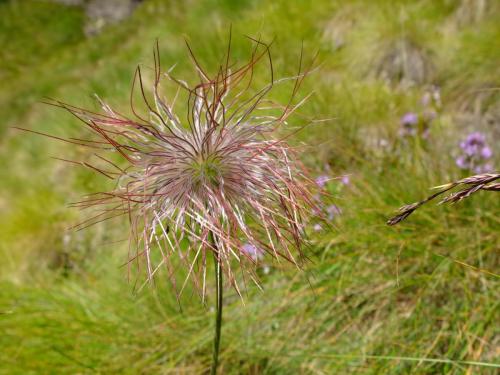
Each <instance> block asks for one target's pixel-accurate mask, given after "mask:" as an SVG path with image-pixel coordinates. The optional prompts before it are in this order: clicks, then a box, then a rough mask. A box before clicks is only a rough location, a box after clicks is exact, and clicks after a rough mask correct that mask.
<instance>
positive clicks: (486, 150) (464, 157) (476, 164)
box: [455, 132, 493, 173]
mask: <svg viewBox="0 0 500 375" xmlns="http://www.w3.org/2000/svg"><path fill="white" fill-rule="evenodd" d="M460 148H461V149H462V154H461V155H459V156H458V157H457V158H456V159H455V163H456V165H457V166H458V167H459V168H460V169H468V170H472V171H474V172H475V173H487V172H490V171H492V170H493V165H492V164H491V163H485V161H486V160H488V159H490V158H491V157H492V156H493V151H492V150H491V148H490V147H489V146H488V144H487V143H486V136H485V135H484V134H483V133H480V132H472V133H470V134H469V135H467V137H466V138H465V139H464V140H463V141H462V142H460Z"/></svg>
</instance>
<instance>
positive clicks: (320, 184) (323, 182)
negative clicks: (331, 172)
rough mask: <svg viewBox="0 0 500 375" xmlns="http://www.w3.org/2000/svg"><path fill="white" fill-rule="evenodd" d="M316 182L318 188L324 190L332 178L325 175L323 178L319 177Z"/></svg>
mask: <svg viewBox="0 0 500 375" xmlns="http://www.w3.org/2000/svg"><path fill="white" fill-rule="evenodd" d="M315 181H316V185H318V187H320V188H321V189H323V188H324V187H325V186H326V183H327V182H328V181H330V176H327V175H324V174H323V175H321V176H318V177H317V178H316V180H315Z"/></svg>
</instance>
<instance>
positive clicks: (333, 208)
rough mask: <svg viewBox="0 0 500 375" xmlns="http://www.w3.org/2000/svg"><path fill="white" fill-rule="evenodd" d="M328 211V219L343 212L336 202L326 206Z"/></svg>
mask: <svg viewBox="0 0 500 375" xmlns="http://www.w3.org/2000/svg"><path fill="white" fill-rule="evenodd" d="M326 212H327V214H328V220H330V221H331V220H333V219H335V217H336V216H338V215H340V214H341V213H342V210H341V209H340V208H339V207H338V206H337V205H335V204H332V205H330V206H328V207H327V208H326Z"/></svg>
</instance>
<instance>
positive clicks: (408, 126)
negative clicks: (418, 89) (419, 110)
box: [399, 112, 418, 137]
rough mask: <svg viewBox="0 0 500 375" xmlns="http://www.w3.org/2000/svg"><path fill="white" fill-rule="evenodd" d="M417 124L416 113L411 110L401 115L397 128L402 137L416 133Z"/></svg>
mask: <svg viewBox="0 0 500 375" xmlns="http://www.w3.org/2000/svg"><path fill="white" fill-rule="evenodd" d="M417 124H418V115H417V114H416V113H413V112H408V113H406V114H405V115H404V116H403V117H401V129H400V130H399V135H401V136H402V137H408V136H414V135H416V134H417V128H416V125H417Z"/></svg>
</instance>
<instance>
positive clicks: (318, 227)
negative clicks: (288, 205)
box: [313, 224, 323, 232]
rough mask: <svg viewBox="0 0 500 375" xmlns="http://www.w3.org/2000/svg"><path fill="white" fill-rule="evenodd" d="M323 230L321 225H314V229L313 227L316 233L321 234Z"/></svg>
mask: <svg viewBox="0 0 500 375" xmlns="http://www.w3.org/2000/svg"><path fill="white" fill-rule="evenodd" d="M322 229H323V227H322V226H321V224H314V227H313V230H314V231H315V232H319V231H321V230H322Z"/></svg>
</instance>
